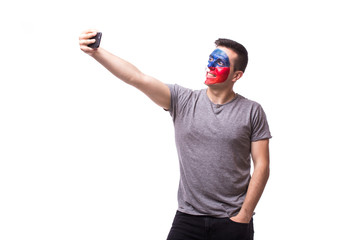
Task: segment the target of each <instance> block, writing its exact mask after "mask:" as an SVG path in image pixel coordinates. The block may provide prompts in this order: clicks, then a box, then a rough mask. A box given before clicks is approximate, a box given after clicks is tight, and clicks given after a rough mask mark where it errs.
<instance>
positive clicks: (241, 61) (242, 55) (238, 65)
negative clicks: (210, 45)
mask: <svg viewBox="0 0 360 240" xmlns="http://www.w3.org/2000/svg"><path fill="white" fill-rule="evenodd" d="M215 45H216V47H226V48H229V49H231V50H233V51H234V52H235V53H236V54H237V56H238V57H237V59H236V60H235V66H234V70H235V71H239V70H240V71H243V72H245V68H246V66H247V63H248V52H247V50H246V48H245V47H244V46H243V45H242V44H240V43H238V42H235V41H233V40H230V39H226V38H219V39H218V40H216V41H215Z"/></svg>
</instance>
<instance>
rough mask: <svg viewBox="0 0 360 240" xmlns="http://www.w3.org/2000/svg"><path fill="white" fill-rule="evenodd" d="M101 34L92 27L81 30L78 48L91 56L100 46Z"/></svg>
mask: <svg viewBox="0 0 360 240" xmlns="http://www.w3.org/2000/svg"><path fill="white" fill-rule="evenodd" d="M101 35H102V34H101V32H98V31H96V30H92V29H90V30H86V31H84V32H82V33H81V34H80V37H79V44H80V49H81V50H82V51H83V52H85V53H87V54H89V55H90V56H92V55H93V54H94V53H95V52H96V50H97V48H98V47H99V46H100V41H101Z"/></svg>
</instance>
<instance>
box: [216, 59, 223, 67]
mask: <svg viewBox="0 0 360 240" xmlns="http://www.w3.org/2000/svg"><path fill="white" fill-rule="evenodd" d="M216 62H217V64H219V65H221V66H222V65H224V63H223V62H222V61H221V60H218V61H216Z"/></svg>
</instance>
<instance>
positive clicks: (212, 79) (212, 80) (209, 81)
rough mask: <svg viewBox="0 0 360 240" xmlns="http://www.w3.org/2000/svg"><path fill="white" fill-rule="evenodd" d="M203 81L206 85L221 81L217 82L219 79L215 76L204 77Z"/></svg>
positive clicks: (216, 83)
mask: <svg viewBox="0 0 360 240" xmlns="http://www.w3.org/2000/svg"><path fill="white" fill-rule="evenodd" d="M204 83H205V85H207V86H213V85H218V84H220V83H223V82H219V80H218V79H217V78H206V80H205V82H204Z"/></svg>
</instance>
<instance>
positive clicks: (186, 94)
mask: <svg viewBox="0 0 360 240" xmlns="http://www.w3.org/2000/svg"><path fill="white" fill-rule="evenodd" d="M167 86H168V87H169V89H170V94H171V103H170V108H169V109H168V111H169V113H170V115H171V116H172V118H173V119H174V120H175V118H176V115H177V114H181V111H182V110H183V109H184V108H185V107H186V105H187V104H188V102H189V99H190V97H191V95H192V93H193V91H192V90H191V89H188V88H184V87H181V86H179V85H177V84H167Z"/></svg>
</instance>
